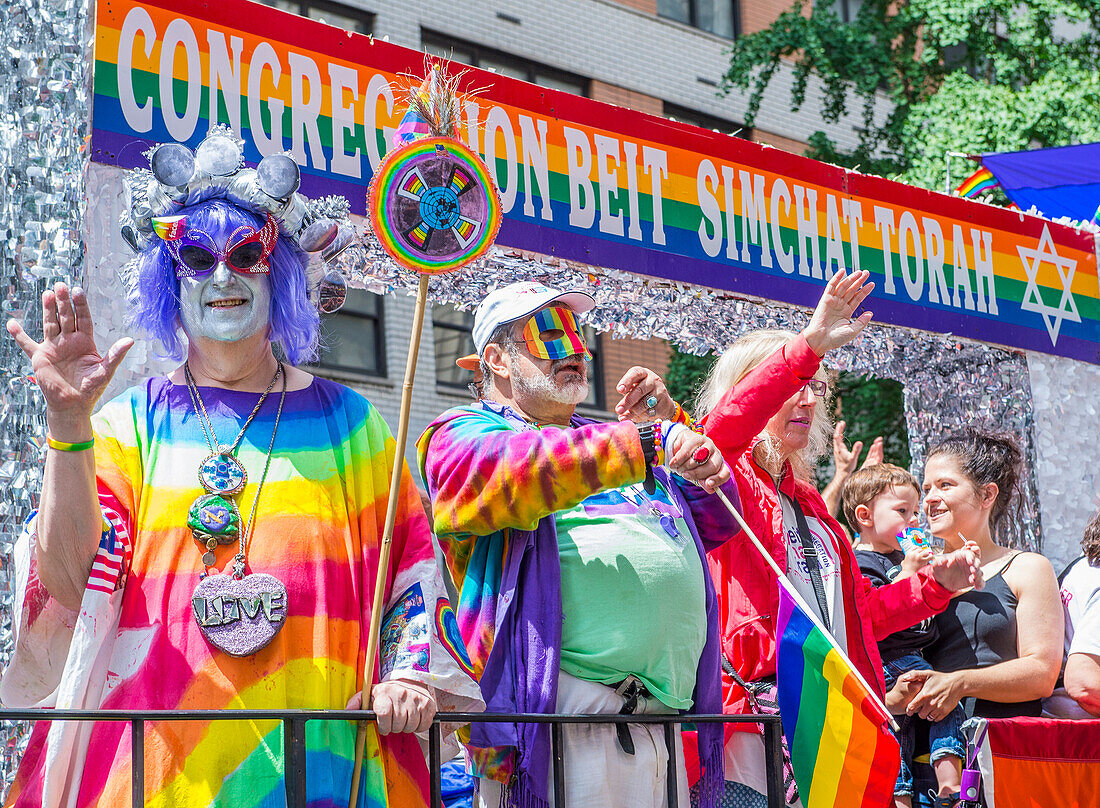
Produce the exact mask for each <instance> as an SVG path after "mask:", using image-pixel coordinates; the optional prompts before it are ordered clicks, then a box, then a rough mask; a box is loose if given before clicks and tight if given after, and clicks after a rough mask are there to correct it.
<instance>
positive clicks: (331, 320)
mask: <svg viewBox="0 0 1100 808" xmlns="http://www.w3.org/2000/svg"><path fill="white" fill-rule="evenodd" d="M321 345H322V348H321V358H320V359H318V360H317V365H318V367H320V368H324V369H327V370H335V371H338V372H342V373H352V374H355V375H363V376H385V375H386V336H385V331H384V330H383V322H382V297H381V296H380V295H376V294H373V293H371V292H368V291H366V290H365V289H351V288H349V289H348V297H347V300H346V301H345V302H344V307H343V308H342V309H340V311H338V312H336V313H335V314H332V315H322V316H321Z"/></svg>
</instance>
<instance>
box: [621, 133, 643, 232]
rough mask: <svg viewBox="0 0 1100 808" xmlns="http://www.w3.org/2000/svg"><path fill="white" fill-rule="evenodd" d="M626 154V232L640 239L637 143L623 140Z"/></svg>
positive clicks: (640, 216) (640, 214)
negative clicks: (627, 204) (627, 209)
mask: <svg viewBox="0 0 1100 808" xmlns="http://www.w3.org/2000/svg"><path fill="white" fill-rule="evenodd" d="M623 153H624V154H626V196H627V202H628V203H629V205H630V212H629V213H628V215H627V221H628V222H630V224H629V225H628V226H627V228H626V234H627V235H628V236H629V237H630V238H632V239H634V240H635V241H641V240H642V209H641V207H640V205H639V202H638V144H637V143H631V142H630V141H629V140H627V141H624V142H623Z"/></svg>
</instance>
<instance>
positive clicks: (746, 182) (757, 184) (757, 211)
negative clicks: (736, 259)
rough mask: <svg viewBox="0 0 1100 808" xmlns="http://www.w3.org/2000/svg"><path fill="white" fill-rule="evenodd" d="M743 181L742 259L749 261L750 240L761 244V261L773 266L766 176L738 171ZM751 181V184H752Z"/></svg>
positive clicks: (765, 264) (763, 263) (738, 175)
mask: <svg viewBox="0 0 1100 808" xmlns="http://www.w3.org/2000/svg"><path fill="white" fill-rule="evenodd" d="M737 177H738V179H739V180H740V181H741V260H742V261H744V262H745V263H748V262H749V260H750V255H749V242H751V241H754V242H756V243H757V244H759V245H760V263H761V265H762V266H765V267H769V268H770V267H771V265H772V248H771V245H770V244H769V243H768V213H767V210H768V208H767V205H768V199H767V197H766V196H764V176H763V175H762V174H752V175H751V180H750V174H749V172H747V171H743V170H742V171H738V172H737ZM750 183H751V184H750Z"/></svg>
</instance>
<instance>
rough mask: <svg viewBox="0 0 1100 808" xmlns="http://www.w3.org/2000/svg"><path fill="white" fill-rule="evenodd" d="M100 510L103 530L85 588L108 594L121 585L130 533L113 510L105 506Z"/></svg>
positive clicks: (128, 556) (128, 564)
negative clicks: (101, 511)
mask: <svg viewBox="0 0 1100 808" xmlns="http://www.w3.org/2000/svg"><path fill="white" fill-rule="evenodd" d="M102 510H103V532H102V533H101V534H100V536H99V550H98V551H96V554H95V561H93V562H92V572H91V575H89V576H88V587H87V588H88V589H94V590H96V591H97V592H106V593H107V594H108V595H109V594H111V593H112V592H114V591H115V590H116V589H120V588H121V587H122V583H123V581H124V576H125V572H124V571H125V570H126V569H128V568H129V566H130V552H131V547H130V534H129V533H128V532H127V530H126V525H125V524H123V522H122V518H121V517H120V516H119V515H118V514H117V513H116V512H115V511H113V510H111V509H110V508H107V507H103V508H102Z"/></svg>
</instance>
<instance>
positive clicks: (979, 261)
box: [970, 227, 997, 314]
mask: <svg viewBox="0 0 1100 808" xmlns="http://www.w3.org/2000/svg"><path fill="white" fill-rule="evenodd" d="M970 238H971V239H972V240H973V242H974V288H975V289H976V290H977V292H978V311H980V312H985V311H986V309H987V308H988V310H989V313H990V314H996V313H997V291H996V289H994V284H993V234H992V233H989V232H987V231H985V230H978V229H977V228H973V227H972V228H970ZM983 245H984V246H985V251H984V252H983V251H982V246H983ZM983 285H984V288H983ZM987 295H988V297H987ZM987 300H988V306H987V303H986V301H987Z"/></svg>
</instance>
